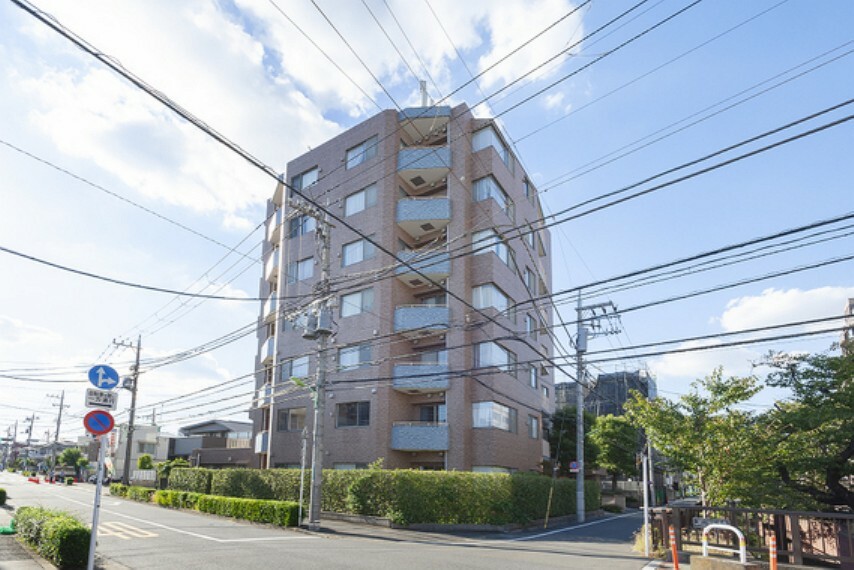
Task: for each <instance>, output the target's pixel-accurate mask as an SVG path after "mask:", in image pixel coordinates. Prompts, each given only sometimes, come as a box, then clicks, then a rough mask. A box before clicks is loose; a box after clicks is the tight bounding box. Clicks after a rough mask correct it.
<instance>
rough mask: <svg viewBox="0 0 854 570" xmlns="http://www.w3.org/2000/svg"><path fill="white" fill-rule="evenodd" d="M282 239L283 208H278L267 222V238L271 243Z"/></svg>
mask: <svg viewBox="0 0 854 570" xmlns="http://www.w3.org/2000/svg"><path fill="white" fill-rule="evenodd" d="M281 239H282V209H281V208H276V212H275V213H274V214H273V215H272V216H271V217H270V221H269V222H267V240H268V241H270V243H279V240H281Z"/></svg>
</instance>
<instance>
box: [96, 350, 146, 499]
mask: <svg viewBox="0 0 854 570" xmlns="http://www.w3.org/2000/svg"><path fill="white" fill-rule="evenodd" d="M113 344H115V345H116V346H124V347H127V348H136V363H135V364H134V365H133V385H132V386H131V389H130V390H131V399H130V415H129V417H128V427H127V432H128V433H127V437H126V438H125V462H124V469H123V470H122V485H130V456H131V451H132V449H131V446H132V445H133V420H134V415H135V414H136V389H137V385H138V384H139V353H140V351H141V350H142V335H140V336H138V337H137V339H136V346H134V345H133V343H125V342H116V341H115V340H113ZM102 445H103V443H102Z"/></svg>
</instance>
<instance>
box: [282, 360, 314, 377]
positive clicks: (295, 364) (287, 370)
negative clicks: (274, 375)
mask: <svg viewBox="0 0 854 570" xmlns="http://www.w3.org/2000/svg"><path fill="white" fill-rule="evenodd" d="M291 378H308V356H301V357H300V358H294V359H293V360H284V361H282V380H281V381H282V382H287V381H288V380H290V379H291Z"/></svg>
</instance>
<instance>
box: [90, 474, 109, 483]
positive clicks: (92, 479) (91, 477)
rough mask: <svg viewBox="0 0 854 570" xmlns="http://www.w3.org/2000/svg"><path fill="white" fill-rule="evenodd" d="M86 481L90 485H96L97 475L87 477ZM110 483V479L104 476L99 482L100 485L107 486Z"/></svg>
mask: <svg viewBox="0 0 854 570" xmlns="http://www.w3.org/2000/svg"><path fill="white" fill-rule="evenodd" d="M88 481H89V482H90V483H97V482H98V475H97V474H95V475H89V479H88ZM111 482H112V479H111V478H110V476H109V475H104V478H103V479H102V480H101V484H102V485H109V484H110V483H111Z"/></svg>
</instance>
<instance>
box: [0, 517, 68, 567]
mask: <svg viewBox="0 0 854 570" xmlns="http://www.w3.org/2000/svg"><path fill="white" fill-rule="evenodd" d="M14 515H15V512H14V511H13V510H12V507H10V505H9V503H8V502H7V503H6V505H4V506H2V507H0V526H9V523H10V522H11V521H12V517H13V516H14ZM55 569H56V566H54V565H53V564H51V563H50V562H48V561H47V560H44V559H43V558H41V557H39V556H38V555H37V554H35V553H34V552H33V551H31V550H30V549H28V548H26V547H24V546H22V545H21V543H19V542H18V539H17V537H16V536H15V535H0V570H55Z"/></svg>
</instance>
